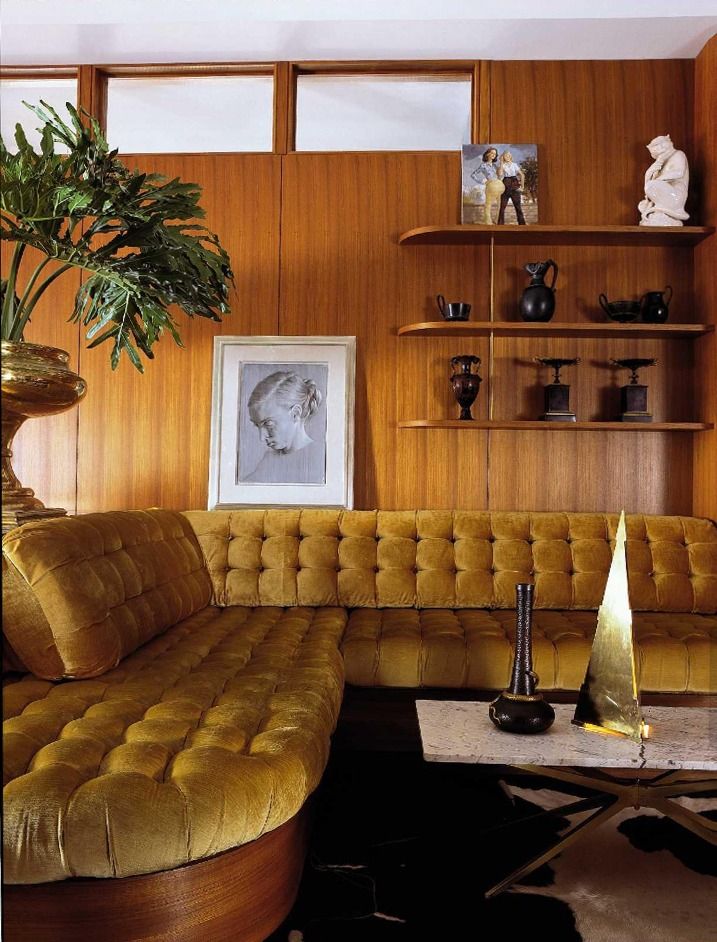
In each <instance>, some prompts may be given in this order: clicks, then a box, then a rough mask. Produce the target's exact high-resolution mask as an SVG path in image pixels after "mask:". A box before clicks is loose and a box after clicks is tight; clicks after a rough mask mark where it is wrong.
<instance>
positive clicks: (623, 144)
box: [489, 60, 701, 513]
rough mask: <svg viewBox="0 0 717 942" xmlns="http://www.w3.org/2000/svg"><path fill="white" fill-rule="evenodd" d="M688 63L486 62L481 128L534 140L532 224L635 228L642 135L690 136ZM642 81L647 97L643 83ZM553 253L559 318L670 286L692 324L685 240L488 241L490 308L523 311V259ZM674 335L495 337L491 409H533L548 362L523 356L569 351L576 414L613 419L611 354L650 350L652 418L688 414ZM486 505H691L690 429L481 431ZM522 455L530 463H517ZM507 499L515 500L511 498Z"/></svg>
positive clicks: (687, 359) (682, 361) (684, 350)
mask: <svg viewBox="0 0 717 942" xmlns="http://www.w3.org/2000/svg"><path fill="white" fill-rule="evenodd" d="M693 72H694V65H693V63H692V62H690V61H687V60H669V61H665V60H661V61H645V60H636V61H621V62H609V61H608V62H603V61H601V62H494V63H492V70H491V77H492V80H491V87H492V94H491V115H490V120H491V138H492V139H493V140H496V141H506V142H511V141H515V142H518V141H526V142H535V143H537V144H538V157H539V161H540V193H539V199H540V221H541V222H543V223H554V224H560V223H565V224H571V223H572V224H583V225H585V224H596V225H610V224H613V225H620V224H625V225H627V224H635V223H637V222H638V221H639V214H638V213H637V209H636V206H637V203H638V201H639V199H640V198H641V197H642V195H643V178H644V172H645V170H646V168H647V167H648V166H649V163H650V160H651V158H650V156H649V154H648V152H647V150H646V148H645V145H646V144H647V142H648V141H650V140H651V139H652V138H653V137H655V136H656V135H657V134H664V133H670V134H671V135H672V138H673V140H674V141H675V143H676V145H677V146H678V147H682V148H684V149H685V150H687V151H689V150H690V146H691V135H692V126H691V124H692V122H691V110H690V109H691V103H692V82H693ZM647 89H649V94H646V90H647ZM545 258H553V259H554V260H555V261H556V262H557V264H558V266H559V268H560V274H559V277H558V283H557V293H556V314H555V318H554V319H555V321H556V322H559V321H578V322H591V321H598V322H602V321H604V320H605V315H604V314H603V312H602V310H601V309H600V307H599V304H598V294H599V293H600V292H601V291H602V292H605V293H606V294H607V295H608V297H609V298H611V299H623V298H635V299H636V298H639V297H640V296H641V295H642V294H643V293H644V292H645V291H647V290H657V289H661V288H662V287H664V286H665V285H666V284H671V285H672V287H673V288H674V291H675V298H674V301H673V303H672V306H671V311H670V320H671V321H675V322H680V321H681V322H687V321H693V322H694V321H696V320H701V316H699V314H698V313H697V311H696V305H695V293H694V289H693V257H692V251H691V250H685V249H675V248H662V247H660V248H634V249H633V248H607V247H593V246H580V247H577V246H541V247H540V248H537V247H536V248H535V249H530V248H521V247H514V246H501V247H496V249H495V276H494V277H495V303H496V312H495V316H496V318H498V319H505V320H519V319H520V316H519V313H518V302H519V299H520V295H521V293H522V290H523V288H524V287H525V285H526V284H527V281H528V278H527V275H526V274H525V272H524V271H523V265H524V264H525V262H527V261H535V260H537V259H545ZM698 342H699V341H693V342H691V343H698ZM691 343H685V342H684V341H677V342H676V341H656V340H639V341H635V340H620V339H619V338H616V339H612V338H611V339H590V340H588V339H580V340H578V339H574V340H567V339H564V338H555V339H552V340H551V339H542V338H541V339H521V338H500V339H497V340H496V341H495V347H494V349H495V381H494V384H493V401H494V406H495V411H494V417H495V418H505V419H509V418H537V417H539V415H540V414H541V412H542V388H541V387H542V385H543V384H544V383H545V382H547V381H549V377H548V373H547V371H545V370H543V371H542V372H541V371H539V370H538V367H537V366H536V365H535V364H532V363H531V362H530V360H531V358H532V357H533V356H536V355H537V356H549V355H553V356H579V357H581V358H582V363H581V364H580V365H579V366H577V367H571V368H569V369H567V370H566V371H565V373H564V374H563V381H564V382H568V383H570V384H571V386H572V407H573V410H574V411H576V412H577V414H578V417H579V418H583V419H609V418H615V417H616V415H615V413H616V411H617V410H618V409H619V392H618V388H619V386H621V385H623V384H624V383H625V382H626V381H627V375H628V374H627V373H626V372H625V373H619V372H616V371H614V370H612V369H611V368H610V367H609V365H608V362H609V360H610V359H611V358H619V357H626V356H646V357H650V356H655V357H657V358H658V364H657V365H656V366H654V367H651V368H650V369H646V370H644V371H643V373H642V375H641V380H642V381H643V382H646V383H647V384H648V386H649V387H650V409H651V411H652V413H653V415H654V418H655V421H659V420H665V421H672V420H675V421H678V420H689V419H694V418H695V417H696V416H695V409H696V405H695V402H694V396H693V386H694V383H695V378H694V348H693V347H692V345H691ZM489 448H490V484H489V487H490V495H491V496H490V503H491V507H496V508H497V507H501V508H506V507H512V506H521V507H534V508H535V509H550V510H585V511H588V510H605V509H619V507H622V506H625V508H626V509H629V510H632V511H633V512H638V511H643V512H654V513H660V512H669V513H676V512H681V513H690V512H691V509H692V482H691V473H692V472H691V468H692V436H689V435H684V436H683V435H679V436H672V437H671V436H669V435H662V434H660V435H655V434H650V435H640V434H639V433H629V434H628V433H614V434H612V435H608V434H607V433H603V432H586V433H581V434H580V435H562V434H560V433H540V432H538V433H524V432H520V433H517V432H491V435H490V445H489ZM525 454H529V455H530V462H529V464H526V462H525V461H524V460H523V461H521V460H520V457H521V455H525ZM516 502H517V503H516Z"/></svg>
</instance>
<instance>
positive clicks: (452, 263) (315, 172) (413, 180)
mask: <svg viewBox="0 0 717 942" xmlns="http://www.w3.org/2000/svg"><path fill="white" fill-rule="evenodd" d="M459 199H460V161H459V158H458V156H457V155H452V154H450V155H449V154H408V153H375V154H321V155H318V154H291V155H289V156H287V157H286V158H285V162H284V174H283V201H282V207H283V208H282V241H281V248H282V263H281V264H282V277H281V315H280V323H281V332H282V333H285V334H314V333H316V334H349V335H356V337H357V347H358V353H357V388H356V456H357V458H356V471H355V485H354V494H355V505H356V506H357V507H364V508H366V507H382V508H388V509H390V508H402V507H414V506H419V507H428V508H430V507H449V506H456V507H466V508H480V507H485V506H486V498H487V494H486V463H487V451H486V442H487V435H486V434H485V433H476V434H474V435H468V436H465V435H464V436H455V435H453V434H452V433H450V432H431V433H430V434H423V433H416V432H413V431H407V430H400V429H397V427H396V423H397V421H398V420H399V419H401V418H408V417H411V416H412V415H425V416H434V417H435V416H438V417H443V416H445V415H446V414H448V415H454V414H456V415H457V407H456V405H455V401H454V400H453V399H452V394H451V390H450V385H449V382H448V378H449V376H450V365H449V361H450V358H451V357H452V356H454V355H456V354H459V353H465V352H469V353H477V354H478V355H479V356H481V357H483V358H484V360H485V359H486V358H487V353H488V346H487V340H485V339H471V340H469V341H466V340H461V341H460V342H455V341H452V340H450V339H448V340H446V339H440V338H439V339H433V340H428V341H410V340H409V341H406V340H399V339H398V338H397V337H396V328H397V326H399V325H401V324H404V323H411V322H413V321H420V320H429V319H435V318H436V317H437V316H438V314H437V312H436V309H435V295H436V294H437V293H438V292H441V293H442V294H444V295H445V296H446V298H447V299H449V300H464V301H469V302H471V303H472V304H473V305H474V310H475V314H474V316H475V317H485V316H486V312H487V310H488V307H487V305H488V285H489V279H488V250H487V249H486V248H485V247H462V248H458V249H456V248H443V247H433V246H431V247H422V248H409V249H406V248H401V247H399V246H398V244H397V237H398V235H399V234H400V233H401V232H402V231H404V230H405V229H409V228H411V227H412V226H417V225H420V224H421V223H424V222H425V221H426V220H430V221H431V222H435V223H437V224H440V223H442V222H445V223H449V222H453V221H455V219H456V218H458V215H459V212H460V206H459ZM485 408H486V406H485V401H484V399H483V397H482V396H481V397H480V400H479V403H477V404H476V407H475V409H476V412H475V414H476V415H485ZM448 410H450V411H448ZM481 410H483V411H482V412H481Z"/></svg>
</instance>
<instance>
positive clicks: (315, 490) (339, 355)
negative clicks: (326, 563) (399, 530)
mask: <svg viewBox="0 0 717 942" xmlns="http://www.w3.org/2000/svg"><path fill="white" fill-rule="evenodd" d="M355 361H356V338H355V337H215V339H214V369H213V391H212V419H211V447H210V459H209V502H208V506H209V509H210V510H214V509H223V508H231V507H242V506H244V507H246V506H267V507H269V506H324V507H346V508H351V507H352V506H353V436H354V381H355Z"/></svg>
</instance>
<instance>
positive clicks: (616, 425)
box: [398, 419, 714, 432]
mask: <svg viewBox="0 0 717 942" xmlns="http://www.w3.org/2000/svg"><path fill="white" fill-rule="evenodd" d="M398 427H399V428H455V429H462V430H463V431H464V432H473V431H485V430H486V429H488V430H500V429H505V430H507V431H514V432H523V431H531V432H705V431H708V430H709V429H712V428H714V425H713V424H711V423H709V422H542V421H539V420H536V421H520V420H514V421H508V420H505V421H504V420H502V419H475V420H474V421H472V422H469V421H461V420H460V419H406V420H405V421H403V422H399V423H398Z"/></svg>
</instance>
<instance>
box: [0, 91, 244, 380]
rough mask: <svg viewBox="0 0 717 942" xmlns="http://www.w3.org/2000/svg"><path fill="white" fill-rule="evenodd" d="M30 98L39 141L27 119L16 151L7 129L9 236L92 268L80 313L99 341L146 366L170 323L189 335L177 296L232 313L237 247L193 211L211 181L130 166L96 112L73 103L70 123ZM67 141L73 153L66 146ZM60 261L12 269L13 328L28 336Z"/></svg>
mask: <svg viewBox="0 0 717 942" xmlns="http://www.w3.org/2000/svg"><path fill="white" fill-rule="evenodd" d="M28 108H30V109H31V111H32V112H33V113H34V114H35V115H36V117H37V118H39V120H40V121H41V122H42V124H41V127H40V129H39V130H40V131H41V143H40V148H39V150H37V151H36V150H34V149H33V147H32V146H31V145H30V144H29V143H28V141H27V135H26V134H25V132H24V130H23V128H22V127H21V126H20V125H18V126H17V128H16V131H15V142H16V145H17V152H16V153H14V154H11V153H10V152H9V151H8V150H7V147H6V146H5V144H4V142H3V141H2V139H1V138H0V184H1V186H2V193H1V195H0V209H1V211H2V212H1V217H0V218H1V221H0V238H2V239H4V240H8V241H10V242H15V243H20V244H22V245H25V246H32V247H33V248H35V249H37V250H39V251H40V252H42V253H43V254H44V255H45V256H46V257H47V258H48V259H56V260H58V261H59V262H60V263H61V268H59V269H57V272H59V273H60V274H61V273H62V272H63V271H65V270H69V269H71V268H79V269H83V270H84V271H85V273H86V277H85V278H84V279H83V283H82V286H81V288H80V289H79V291H78V293H77V296H76V299H75V307H74V310H73V312H72V315H71V316H72V319H73V320H76V321H82V323H83V324H85V326H87V327H88V331H87V339H88V341H89V346H90V347H94V346H97V345H98V344H100V343H104V342H105V341H108V340H112V341H113V343H112V351H111V356H110V359H111V362H112V366H113V367H116V366H117V364H118V363H119V360H120V355H121V354H122V353H123V352H124V353H125V354H126V355H127V356H128V357H129V359H130V361H131V362H132V364H133V365H134V366H135V367H137V369H140V370H141V369H142V362H141V359H140V352H141V353H142V354H143V355H144V356H147V357H149V358H150V359H151V358H152V356H153V353H152V346H153V344H154V343H155V342H156V341H157V340H158V339H159V338H160V337H161V336H162V333H163V331H165V330H166V331H168V332H169V333H170V335H171V336H172V337H173V338H174V340H175V341H176V342H177V343H180V344H181V340H180V337H179V333H178V331H177V328H176V325H175V323H174V320H173V318H172V316H171V314H170V312H169V307H170V306H171V305H176V306H177V307H178V308H179V309H180V310H182V311H183V312H184V313H185V314H187V315H189V316H190V317H191V316H194V315H198V316H199V317H206V318H210V319H212V320H216V321H218V320H220V319H221V317H222V316H223V315H224V314H227V313H228V312H229V284H230V283H231V282H232V279H233V275H232V271H231V266H230V260H229V256H228V255H227V253H226V251H225V250H224V249H223V248H222V245H221V243H220V241H219V239H218V238H217V236H216V235H215V234H214V233H212V232H210V231H209V230H208V229H206V228H205V227H204V226H202V225H200V224H197V223H196V222H194V221H193V220H197V219H201V218H202V217H203V216H204V211H203V209H202V208H201V206H200V205H199V199H200V197H201V188H200V187H199V186H198V185H197V184H196V183H186V182H183V181H181V180H179V179H178V178H175V179H171V180H170V179H167V178H166V177H163V176H161V175H159V174H146V173H141V172H139V171H135V170H130V169H129V168H128V167H126V166H125V165H124V164H123V163H122V162H121V161H120V160H119V158H118V156H117V151H116V150H114V151H112V150H110V149H109V146H108V144H107V141H106V140H105V138H104V136H103V135H102V133H101V130H100V128H99V125H98V123H97V121H96V120H95V119H94V118H92V117H91V116H89V115H87V114H86V113H85V112H82V113H81V114H80V113H78V111H77V110H76V109H75V108H74V107H73V106H72V105H71V104H69V103H68V104H67V110H68V114H69V123H68V122H66V121H64V120H63V119H62V118H61V117H60V116H59V115H58V113H57V112H56V111H55V110H54V109H53V108H52V107H50V105H48V104H47V103H46V102H40V104H39V105H38V106H32V105H28ZM83 119H84V120H83ZM57 143H61V144H63V145H64V146H65V147H67V148H68V149H69V153H67V154H64V153H59V154H58V153H57V152H56V151H55V146H56V144H57ZM57 272H55V273H53V274H52V275H49V276H47V275H46V277H45V278H44V280H42V279H40V278H39V277H38V276H36V277H37V283H34V282H33V283H32V284H31V285H29V286H23V285H18V284H16V283H15V282H14V280H13V279H15V277H16V272H13V273H12V279H11V280H13V283H11V284H10V283H9V284H8V285H7V286H6V290H5V291H4V296H5V299H6V300H7V304H6V305H4V306H3V318H2V337H3V338H4V339H10V338H11V337H12V339H18V338H20V337H21V336H22V331H23V329H24V326H25V324H26V323H27V321H28V320H29V318H30V315H31V314H32V311H33V309H34V307H35V305H36V303H37V301H38V299H39V298H40V297H41V295H42V293H43V292H44V291H45V290H46V289H47V287H48V286H49V284H50V283H51V282H52V280H54V278H56V277H58V274H57ZM26 288H27V290H26ZM8 292H10V293H8ZM18 295H19V296H20V297H19V298H18V297H17V296H18Z"/></svg>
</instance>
